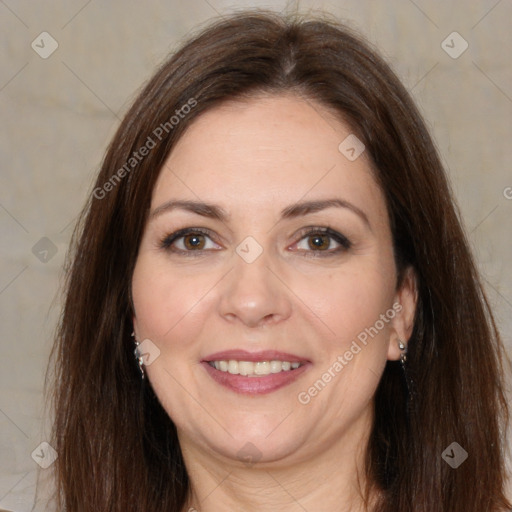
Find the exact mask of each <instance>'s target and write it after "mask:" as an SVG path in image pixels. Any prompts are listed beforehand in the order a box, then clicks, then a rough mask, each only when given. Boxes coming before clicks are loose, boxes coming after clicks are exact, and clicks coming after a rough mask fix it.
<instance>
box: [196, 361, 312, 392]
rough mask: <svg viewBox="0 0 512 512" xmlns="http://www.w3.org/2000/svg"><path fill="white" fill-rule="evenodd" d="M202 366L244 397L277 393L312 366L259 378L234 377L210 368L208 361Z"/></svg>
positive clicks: (217, 380) (213, 377)
mask: <svg viewBox="0 0 512 512" xmlns="http://www.w3.org/2000/svg"><path fill="white" fill-rule="evenodd" d="M201 364H202V365H203V367H204V368H205V369H206V371H207V372H208V374H209V375H210V377H211V378H212V379H213V380H214V381H216V382H218V383H219V384H222V385H223V386H225V387H226V388H229V389H231V390H232V391H235V392H236V393H240V394H244V395H263V394H266V393H272V391H277V390H278V389H280V388H282V387H284V386H287V385H288V384H291V383H292V382H293V381H294V380H296V379H297V378H298V377H300V376H301V375H302V374H303V373H304V372H305V371H306V370H307V369H308V367H309V366H310V363H305V364H303V365H301V366H299V367H298V368H296V369H295V370H288V371H282V372H279V373H270V374H269V375H262V376H258V377H246V376H244V375H233V374H232V373H229V372H223V371H221V370H217V369H215V368H214V367H213V366H210V364H209V363H207V362H206V361H203V362H202V363H201Z"/></svg>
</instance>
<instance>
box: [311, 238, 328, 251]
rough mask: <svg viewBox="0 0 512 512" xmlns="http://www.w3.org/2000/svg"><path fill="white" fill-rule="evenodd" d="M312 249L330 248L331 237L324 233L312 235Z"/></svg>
mask: <svg viewBox="0 0 512 512" xmlns="http://www.w3.org/2000/svg"><path fill="white" fill-rule="evenodd" d="M308 243H309V247H310V249H313V250H314V251H318V250H324V249H329V245H330V243H331V240H330V237H329V236H328V235H324V234H316V235H310V236H309V237H308Z"/></svg>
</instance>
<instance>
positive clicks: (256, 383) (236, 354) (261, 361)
mask: <svg viewBox="0 0 512 512" xmlns="http://www.w3.org/2000/svg"><path fill="white" fill-rule="evenodd" d="M201 364H202V365H203V367H204V368H205V370H206V372H207V374H208V375H209V376H210V377H211V378H212V379H213V380H214V381H215V382H216V383H218V384H220V385H221V386H223V387H225V388H228V389H229V390H231V391H234V392H236V393H239V394H246V395H258V394H265V393H271V392H273V391H277V390H278V389H280V388H282V387H283V386H287V385H288V384H291V383H292V382H293V381H295V380H296V379H297V378H299V377H300V376H301V375H302V374H303V373H304V372H305V371H306V370H307V369H308V368H309V367H310V366H311V362H310V361H308V360H306V359H304V358H302V357H299V356H296V355H293V354H286V353H283V352H276V351H270V350H268V351H263V352H257V353H251V352H247V351H244V350H229V351H224V352H217V353H215V354H211V355H209V356H208V357H206V358H205V359H203V361H202V362H201Z"/></svg>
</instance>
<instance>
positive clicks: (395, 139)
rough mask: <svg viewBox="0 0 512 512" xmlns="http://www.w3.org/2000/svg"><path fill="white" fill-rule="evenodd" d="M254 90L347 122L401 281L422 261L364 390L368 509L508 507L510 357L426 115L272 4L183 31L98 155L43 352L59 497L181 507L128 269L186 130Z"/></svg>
mask: <svg viewBox="0 0 512 512" xmlns="http://www.w3.org/2000/svg"><path fill="white" fill-rule="evenodd" d="M260 93H261V94H282V93H292V94H297V95H300V97H302V98H304V99H305V100H312V101H316V102H318V103H319V104H322V105H323V106H324V107H326V108H328V109H329V110H331V111H332V112H334V113H335V114H336V115H337V116H339V118H340V119H343V120H344V121H345V122H346V123H348V125H349V126H350V127H351V130H352V132H353V133H355V134H356V135H357V137H358V138H359V139H360V140H361V141H363V143H364V144H365V146H366V151H367V153H368V155H369V156H370V158H371V161H372V165H373V167H374V171H375V176H376V179H377V180H378V182H379V185H380V186H381V188H382V190H383V193H384V195H385V198H386V201H387V207H388V211H389V218H390V221H391V228H392V233H393V243H394V249H395V254H396V264H397V268H398V271H399V272H398V273H399V276H403V274H404V270H405V269H406V268H408V267H412V268H413V269H414V271H415V272H416V276H417V286H418V305H417V312H416V318H415V326H414V331H413V334H412V337H411V339H410V340H409V352H408V357H407V363H406V368H407V370H406V376H407V378H406V379H405V378H404V374H403V373H401V372H400V366H399V365H398V364H397V363H395V362H388V363H387V366H386V369H385V371H384V374H383V376H382V379H381V382H380V384H379V386H378V389H377V393H376V396H375V422H374V425H373V428H372V432H371V437H370V441H369V444H368V447H367V458H366V462H367V464H366V471H367V477H368V481H369V482H371V486H370V487H369V488H368V489H367V492H368V493H369V492H370V491H372V490H379V491H380V495H381V499H380V501H379V503H378V504H377V505H376V506H375V508H374V510H375V512H377V511H378V512H406V511H407V512H410V511H413V512H441V511H443V512H447V511H455V510H464V511H465V512H482V511H492V512H497V511H502V510H505V509H507V508H509V507H511V506H512V505H511V504H510V503H508V502H507V500H506V497H505V495H504V481H505V462H504V458H505V457H504V436H505V431H506V425H507V424H508V408H507V402H506V397H505V391H504V384H503V381H504V369H503V362H504V361H506V356H505V353H504V350H503V346H502V343H501V341H500V338H499V335H498V332H497V329H496V326H495V323H494V320H493V317H492V314H491V312H490V309H489V306H488V303H487V299H486V297H485V294H484V292H483V289H482V285H481V282H480V280H479V277H478V274H477V271H476V269H475V264H474V262H473V259H472V256H471V254H470V250H469V248H468V242H467V240H466V237H465V234H464V232H463V229H462V228H461V223H460V221H459V217H458V213H457V210H456V207H455V206H454V201H453V198H452V194H451V191H450V188H449V185H448V183H447V179H446V176H445V173H444V170H443V168H442V164H441V162H440V159H439V157H438V155H437V153H436V150H435V148H434V145H433V142H432V140H431V138H430V136H429V134H428V132H427V130H426V128H425V125H424V122H423V121H422V119H421V116H420V115H419V113H418V110H417V109H416V107H415V105H414V103H413V101H412V100H411V98H410V96H409V94H408V93H407V91H406V90H405V88H404V87H403V86H402V84H401V83H400V82H399V80H398V79H397V77H396V76H395V74H394V73H393V72H392V71H391V70H390V68H389V67H388V65H387V64H386V63H385V62H384V61H383V60H382V59H381V58H380V57H379V56H378V54H377V53H376V51H375V50H374V49H373V48H372V47H371V46H370V45H369V44H368V43H367V42H364V41H363V40H362V39H361V38H360V37H359V36H358V35H356V34H354V33H352V31H351V30H349V29H348V28H347V27H345V26H343V25H340V24H339V23H337V22H335V21H333V20H331V19H327V18H315V19H313V18H311V19H301V18H300V17H294V18H291V17H283V16H281V15H278V14H276V13H269V12H266V11H251V12H247V11H246V12H242V13H238V14H235V15H232V16H230V17H228V18H225V19H221V20H218V21H215V23H213V24H211V25H209V26H208V27H206V28H205V29H203V30H202V31H201V32H200V33H199V34H196V35H195V36H194V37H193V38H191V39H190V40H189V42H187V43H186V44H184V45H183V46H182V47H181V49H180V50H179V51H177V53H175V54H174V55H173V56H172V57H171V58H170V59H169V60H168V61H167V62H165V63H164V65H163V66H162V67H161V68H160V69H159V70H158V71H157V72H156V74H155V75H154V76H153V77H152V78H151V80H150V81H149V82H148V83H147V85H146V86H145V88H144V89H143V90H142V92H141V94H140V95H139V96H138V98H137V99H136V100H135V102H134V104H133V106H132V107H131V109H130V110H129V112H128V113H127V114H126V116H125V118H124V119H123V121H122V123H121V125H120V126H119V129H118V130H117V133H116V135H115V136H114V139H113V140H112V142H111V144H110V146H109V148H108V150H107V153H106V156H105V158H104V162H103V165H102V167H101V170H100V172H99V175H98V178H97V180H96V184H95V186H94V190H93V191H92V193H91V195H90V198H89V201H88V203H87V205H86V207H85V209H84V212H83V215H82V217H81V220H80V222H79V224H78V225H77V227H76V229H75V232H74V234H73V238H72V245H71V250H70V252H69V254H68V260H67V261H68V264H67V267H66V269H67V280H66V295H65V305H64V308H63V312H62V316H61V321H60V325H59V329H58V333H57V336H56V341H55V346H54V350H53V353H52V363H53V364H52V365H50V368H52V369H53V370H54V372H53V373H52V375H51V377H52V379H53V381H52V382H53V394H52V395H51V398H52V400H53V402H52V405H53V411H54V416H55V419H54V431H53V439H52V443H51V444H52V445H53V446H54V448H55V449H56V450H57V452H58V454H59V457H58V459H57V460H56V462H55V469H56V482H57V498H58V500H59V504H60V507H62V508H64V507H65V508H66V510H69V511H72V512H78V511H87V512H90V511H91V510H94V511H104V510H109V511H112V512H114V511H123V512H128V511H137V512H140V511H142V510H144V511H154V510H167V511H174V512H179V511H181V510H182V507H183V506H184V504H185V500H186V496H187V493H188V489H189V480H188V476H187V471H186V468H185V466H184V462H183V458H182V454H181V451H180V446H179V444H178V439H177V435H176V429H175V426H174V424H173V422H172V420H171V419H170V418H169V417H168V415H167V414H166V412H165V411H164V410H163V408H162V407H161V405H160V404H159V402H158V400H157V398H156V396H155V394H154V392H153V390H152V388H151V385H150V383H149V382H147V379H146V380H144V381H142V380H141V378H140V374H139V371H138V368H137V365H136V362H135V358H134V354H133V348H134V346H133V340H132V338H131V336H130V335H131V331H132V325H131V319H132V316H133V308H132V302H131V295H130V290H131V276H132V274H133V269H134V265H135V261H136V258H137V251H138V247H139V244H140V240H141V237H142V233H143V229H144V226H145V222H146V217H147V213H148V208H149V205H150V201H151V194H152V190H153V186H154V183H155V180H156V179H157V177H158V174H159V171H160V169H161V168H162V165H163V163H164V161H165V159H166V157H167V156H168V154H169V152H170V151H171V150H172V148H173V146H174V145H175V144H176V142H177V140H178V139H179V138H180V136H181V135H182V134H183V132H184V130H185V129H186V128H187V126H189V125H190V123H191V122H192V121H193V120H194V119H195V118H197V116H199V115H200V114H201V113H202V112H205V111H206V110H208V109H211V108H212V107H214V106H217V105H219V104H220V103H221V102H224V101H227V100H233V99H237V98H243V97H251V96H253V95H255V94H260ZM186 105H188V107H187V108H185V106H186ZM158 128H159V130H158ZM157 134H158V135H157ZM143 146H144V147H146V148H147V149H148V151H147V152H146V151H141V148H142V147H143ZM142 153H144V155H142ZM136 155H137V156H136ZM397 285H398V286H400V278H399V282H398V283H397ZM452 442H457V443H458V444H459V445H460V446H461V447H463V448H464V449H465V450H466V451H467V453H468V458H467V460H466V461H464V463H463V464H461V465H460V466H459V467H458V468H457V469H453V468H452V467H450V465H449V464H447V463H446V462H445V460H443V458H442V454H443V452H444V450H445V449H446V448H447V447H448V446H449V445H450V444H451V443H452ZM372 486H373V487H372Z"/></svg>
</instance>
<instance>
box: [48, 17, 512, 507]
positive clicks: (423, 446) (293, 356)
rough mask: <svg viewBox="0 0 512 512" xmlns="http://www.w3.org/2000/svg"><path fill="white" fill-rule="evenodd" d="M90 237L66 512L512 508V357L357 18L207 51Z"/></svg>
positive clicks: (100, 196)
mask: <svg viewBox="0 0 512 512" xmlns="http://www.w3.org/2000/svg"><path fill="white" fill-rule="evenodd" d="M73 247H74V250H73V252H72V253H71V254H70V260H69V261H70V263H69V273H68V281H67V287H66V293H67V294H66V301H65V307H64V310H63V315H62V319H61V325H60V330H59V334H58V336H57V340H56V345H55V349H54V356H55V357H54V363H55V368H56V373H55V392H54V396H53V398H54V407H55V423H54V439H53V444H52V445H53V446H54V448H55V449H56V451H57V453H58V458H57V460H56V462H55V463H54V469H55V474H56V482H57V508H58V509H59V510H60V509H63V508H64V507H65V508H66V510H69V511H73V512H75V511H82V510H83V511H91V510H112V511H117V510H119V511H121V510H122V511H131V510H133V511H141V510H147V511H151V510H169V511H176V512H178V511H180V512H182V511H193V510H197V511H200V512H208V511H227V510H258V511H266V510H269V511H270V510H272V511H277V510H283V511H284V510H286V511H292V510H308V511H322V512H329V511H349V510H350V511H363V510H366V511H372V512H377V511H379V512H384V511H386V512H387V511H393V512H397V511H398V512H405V511H415V512H416V511H418V512H419V511H422V512H424V511H428V512H438V511H439V512H441V511H456V510H457V511H459V510H464V511H465V512H482V511H484V510H485V511H493V512H498V511H504V510H507V508H510V507H511V504H510V503H509V502H508V501H507V498H506V496H505V479H506V471H505V463H504V456H505V453H504V452H505V438H504V432H505V429H506V425H507V421H508V409H507V403H506V398H505V391H504V368H503V365H504V363H505V361H506V357H505V354H504V351H503V347H502V344H501V341H500V339H499V335H498V333H497V331H496V327H495V324H494V321H493V318H492V315H491V312H490V311H489V308H488V304H487V300H486V298H485V294H484V292H483V290H482V286H481V284H480V281H479V277H478V275H477V271H476V269H475V265H474V262H473V259H472V257H471V255H470V251H469V249H468V243H467V241H466V239H465V236H464V233H463V231H462V228H461V225H460V222H459V220H458V216H457V212H456V209H455V207H454V203H453V199H452V196H451V192H450V190H449V186H448V184H447V180H446V177H445V174H444V172H443V169H442V166H441V163H440V160H439V158H438V156H437V154H436V151H435V149H434V146H433V143H432V141H431V138H430V136H429V135H428V133H427V131H426V129H425V126H424V123H423V121H422V120H421V117H420V115H419V114H418V111H417V110H416V108H415V106H414V104H413V102H412V100H411V98H410V97H409V95H408V93H407V92H406V90H405V89H404V87H403V86H402V85H401V84H400V83H399V81H398V79H397V78H396V76H395V75H394V74H393V73H392V71H391V70H390V69H389V67H388V66H387V65H386V64H385V63H384V62H383V61H382V60H381V58H380V57H378V56H377V55H376V53H375V51H374V50H373V49H371V48H370V47H369V45H368V44H367V43H365V42H363V41H362V40H361V39H360V38H359V37H358V36H356V35H354V34H352V33H351V32H350V31H349V30H348V29H347V28H345V27H343V26H340V25H337V24H336V23H334V22H332V21H318V20H317V21H315V20H311V21H303V20H298V19H297V20H290V19H284V18H282V17H281V16H279V15H277V14H269V13H265V12H251V13H247V12H246V13H241V14H237V15H234V16H231V17H229V18H227V19H224V20H221V21H218V22H216V23H215V24H213V25H211V26H210V27H208V28H206V29H205V30H204V31H203V32H201V33H200V34H199V35H197V36H196V37H194V38H193V39H192V40H190V41H189V42H188V43H187V44H185V45H184V46H183V47H182V48H181V49H180V50H179V51H178V52H177V53H176V54H175V55H173V56H172V57H171V58H170V60H169V61H168V62H166V63H165V64H164V65H163V66H162V67H161V68H160V69H159V70H158V72H157V73H156V74H155V76H154V77H153V78H152V79H151V80H150V82H149V83H148V84H147V86H146V87H145V89H144V90H143V91H142V93H141V94H140V96H139V97H138V98H137V100H136V101H135V103H134V105H133V106H132V108H131V110H130V111H129V112H128V114H127V115H126V117H125V119H124V120H123V122H122V123H121V126H120V127H119V129H118V132H117V134H116V135H115V137H114V139H113V141H112V143H111V145H110V147H109V149H108V152H107V154H106V157H105V160H104V163H103V166H102V169H101V171H100V173H99V176H98V178H97V181H96V185H95V188H94V190H93V192H92V194H91V197H90V200H89V202H88V205H87V208H86V210H85V211H84V215H83V216H82V221H81V223H80V225H79V227H78V228H77V230H76V232H75V236H74V245H73ZM134 349H135V353H134Z"/></svg>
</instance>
